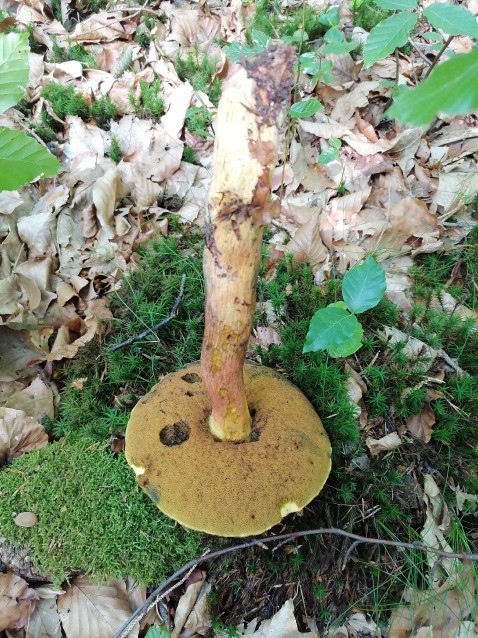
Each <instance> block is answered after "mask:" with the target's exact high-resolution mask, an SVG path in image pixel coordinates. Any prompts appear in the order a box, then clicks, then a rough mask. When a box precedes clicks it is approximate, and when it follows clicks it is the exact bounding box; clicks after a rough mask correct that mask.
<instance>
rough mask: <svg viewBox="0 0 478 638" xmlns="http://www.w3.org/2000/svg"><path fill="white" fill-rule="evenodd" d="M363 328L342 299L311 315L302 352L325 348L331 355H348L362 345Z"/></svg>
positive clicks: (335, 356)
mask: <svg viewBox="0 0 478 638" xmlns="http://www.w3.org/2000/svg"><path fill="white" fill-rule="evenodd" d="M362 335H363V330H362V326H361V325H360V322H359V321H358V319H357V317H356V316H355V315H352V314H350V312H348V311H347V310H346V307H345V304H344V302H343V301H338V302H337V303H333V304H330V305H329V306H327V308H320V309H319V310H317V312H316V313H315V315H314V316H313V317H312V319H311V322H310V326H309V331H308V333H307V336H306V338H305V344H304V347H303V349H302V352H317V350H327V352H328V353H329V355H330V356H331V357H334V358H337V357H348V356H349V355H350V354H353V353H354V352H356V351H357V350H358V349H359V348H360V346H361V345H362Z"/></svg>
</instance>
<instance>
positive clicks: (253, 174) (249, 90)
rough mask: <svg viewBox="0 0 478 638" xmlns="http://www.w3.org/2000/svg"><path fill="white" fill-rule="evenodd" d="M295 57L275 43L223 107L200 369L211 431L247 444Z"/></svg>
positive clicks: (244, 70) (233, 85)
mask: <svg viewBox="0 0 478 638" xmlns="http://www.w3.org/2000/svg"><path fill="white" fill-rule="evenodd" d="M293 58H294V54H293V51H292V49H291V48H290V47H282V48H280V47H278V46H273V47H271V48H270V49H269V50H268V51H265V52H264V53H262V54H260V55H257V56H254V57H253V58H250V59H248V60H245V61H244V64H243V66H241V67H240V68H239V69H238V70H237V71H236V72H235V73H234V74H233V75H232V76H231V77H230V79H229V80H228V81H227V84H226V86H225V87H224V91H223V94H222V97H221V101H220V104H219V109H218V116H217V123H216V141H215V149H214V173H213V177H212V183H211V192H210V199H209V204H210V212H209V215H210V219H209V221H208V227H207V231H206V247H205V251H204V276H205V284H206V318H205V331H204V340H203V346H202V353H201V372H202V377H203V383H204V386H205V388H206V391H207V393H208V395H209V399H210V401H211V415H210V417H209V427H210V431H211V433H212V434H213V436H214V437H215V438H217V439H219V440H226V441H237V442H239V441H247V440H248V439H249V435H250V431H251V416H250V413H249V408H248V405H247V400H246V396H245V391H244V376H243V366H244V359H245V355H246V348H247V343H248V340H249V336H250V333H251V328H252V319H253V314H254V308H255V302H256V286H257V275H258V270H259V265H260V259H261V244H262V228H263V224H264V223H267V221H268V220H269V219H270V217H271V207H270V204H269V200H270V191H271V172H272V170H273V168H274V167H275V165H276V162H277V147H278V139H279V124H280V122H279V121H278V120H279V118H280V115H281V114H282V113H284V110H285V109H284V107H286V106H287V105H288V103H289V100H290V90H291V86H292V82H293V70H292V62H293Z"/></svg>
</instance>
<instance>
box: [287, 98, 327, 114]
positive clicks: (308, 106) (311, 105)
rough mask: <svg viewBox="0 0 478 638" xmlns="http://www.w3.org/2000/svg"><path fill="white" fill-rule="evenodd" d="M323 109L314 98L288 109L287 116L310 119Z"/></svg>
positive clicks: (297, 103)
mask: <svg viewBox="0 0 478 638" xmlns="http://www.w3.org/2000/svg"><path fill="white" fill-rule="evenodd" d="M323 108H324V107H323V106H322V104H321V103H320V102H319V100H317V99H315V97H312V98H310V100H304V102H296V103H295V104H293V105H292V106H291V107H290V109H289V115H290V116H291V117H299V118H304V117H310V116H311V115H314V113H317V111H320V109H323Z"/></svg>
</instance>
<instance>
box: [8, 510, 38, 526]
mask: <svg viewBox="0 0 478 638" xmlns="http://www.w3.org/2000/svg"><path fill="white" fill-rule="evenodd" d="M13 522H14V523H15V525H18V526H19V527H34V526H35V525H36V524H37V523H38V516H37V515H36V514H34V513H33V512H20V514H18V515H17V516H15V518H14V519H13Z"/></svg>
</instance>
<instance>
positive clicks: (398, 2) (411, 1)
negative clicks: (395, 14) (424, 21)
mask: <svg viewBox="0 0 478 638" xmlns="http://www.w3.org/2000/svg"><path fill="white" fill-rule="evenodd" d="M373 2H374V4H376V5H377V7H380V8H381V9H389V10H390V11H397V10H398V11H407V9H416V8H417V0H373Z"/></svg>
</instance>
